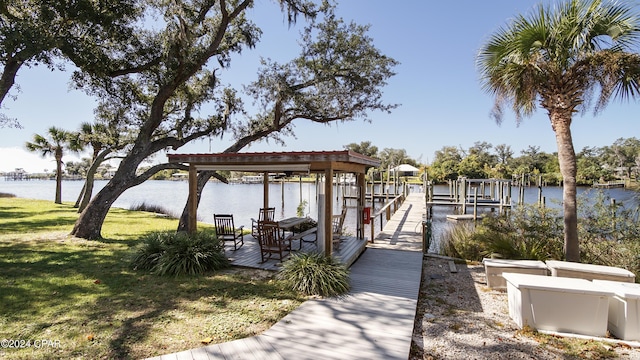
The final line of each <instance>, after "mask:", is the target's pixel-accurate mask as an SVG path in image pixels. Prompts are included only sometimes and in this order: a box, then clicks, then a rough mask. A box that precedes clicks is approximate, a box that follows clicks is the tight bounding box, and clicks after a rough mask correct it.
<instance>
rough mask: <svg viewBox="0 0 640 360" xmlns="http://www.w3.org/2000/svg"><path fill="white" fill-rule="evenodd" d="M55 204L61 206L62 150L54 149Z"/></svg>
mask: <svg viewBox="0 0 640 360" xmlns="http://www.w3.org/2000/svg"><path fill="white" fill-rule="evenodd" d="M55 152H56V155H55V156H56V200H55V203H56V204H62V150H59V149H56V150H55Z"/></svg>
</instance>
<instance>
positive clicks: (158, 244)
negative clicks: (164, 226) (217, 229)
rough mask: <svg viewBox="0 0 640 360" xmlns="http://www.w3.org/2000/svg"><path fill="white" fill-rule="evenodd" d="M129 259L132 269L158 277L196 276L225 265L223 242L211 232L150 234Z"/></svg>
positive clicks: (226, 260)
mask: <svg viewBox="0 0 640 360" xmlns="http://www.w3.org/2000/svg"><path fill="white" fill-rule="evenodd" d="M142 242H143V244H142V246H141V247H140V249H138V251H137V253H136V254H135V256H134V258H133V260H132V266H133V268H134V269H138V270H147V271H150V272H152V273H154V274H158V275H175V276H178V275H198V274H203V273H205V272H207V271H212V270H219V269H223V268H226V267H228V266H229V260H228V259H227V257H226V256H225V255H224V243H222V242H221V241H219V240H218V239H216V237H215V235H214V233H212V232H198V233H196V234H192V235H190V234H187V233H184V232H173V231H163V232H153V233H151V234H149V235H147V236H145V237H144V238H143V239H142Z"/></svg>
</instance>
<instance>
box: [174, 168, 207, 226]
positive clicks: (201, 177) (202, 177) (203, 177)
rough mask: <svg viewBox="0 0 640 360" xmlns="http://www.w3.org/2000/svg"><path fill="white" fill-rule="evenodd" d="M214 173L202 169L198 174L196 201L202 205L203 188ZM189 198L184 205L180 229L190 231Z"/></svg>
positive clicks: (179, 223)
mask: <svg viewBox="0 0 640 360" xmlns="http://www.w3.org/2000/svg"><path fill="white" fill-rule="evenodd" d="M212 175H213V172H212V171H202V172H200V173H199V174H198V191H197V200H196V202H197V203H198V204H197V205H196V207H197V206H198V205H200V198H201V197H202V189H204V186H205V185H206V184H207V182H208V181H209V179H210V178H211V176H212ZM189 230H190V229H189V199H187V202H186V204H185V205H184V209H182V215H180V221H179V222H178V231H187V232H188V231H189Z"/></svg>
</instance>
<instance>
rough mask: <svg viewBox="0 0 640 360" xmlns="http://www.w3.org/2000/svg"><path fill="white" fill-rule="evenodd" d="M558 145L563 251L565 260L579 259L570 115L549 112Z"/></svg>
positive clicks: (574, 168) (574, 166) (574, 165)
mask: <svg viewBox="0 0 640 360" xmlns="http://www.w3.org/2000/svg"><path fill="white" fill-rule="evenodd" d="M549 117H550V119H551V124H552V126H553V130H554V132H555V134H556V143H557V145H558V163H559V165H560V173H561V174H562V181H563V188H562V203H563V212H564V253H565V258H566V260H567V261H575V262H579V261H580V245H579V242H578V207H577V198H576V173H577V166H576V154H575V150H574V148H573V139H572V138H571V115H569V116H568V117H567V116H566V115H565V116H563V114H558V113H553V112H550V113H549Z"/></svg>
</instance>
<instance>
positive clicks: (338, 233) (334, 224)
mask: <svg viewBox="0 0 640 360" xmlns="http://www.w3.org/2000/svg"><path fill="white" fill-rule="evenodd" d="M346 215H347V208H346V207H343V208H342V212H341V213H340V215H333V216H332V217H331V228H332V229H333V231H332V232H333V236H332V239H333V247H334V248H335V249H336V250H340V239H341V238H342V230H343V228H344V218H345V216H346Z"/></svg>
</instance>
